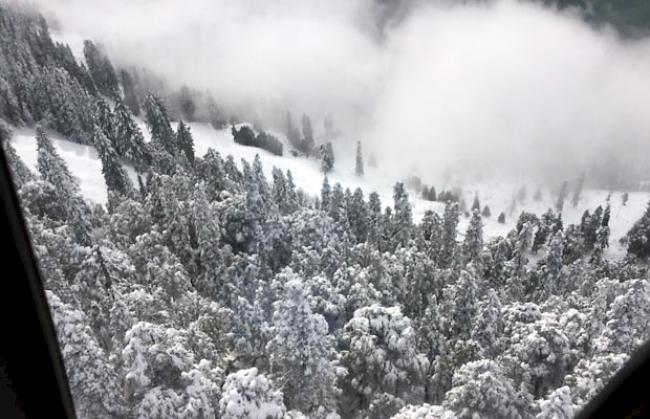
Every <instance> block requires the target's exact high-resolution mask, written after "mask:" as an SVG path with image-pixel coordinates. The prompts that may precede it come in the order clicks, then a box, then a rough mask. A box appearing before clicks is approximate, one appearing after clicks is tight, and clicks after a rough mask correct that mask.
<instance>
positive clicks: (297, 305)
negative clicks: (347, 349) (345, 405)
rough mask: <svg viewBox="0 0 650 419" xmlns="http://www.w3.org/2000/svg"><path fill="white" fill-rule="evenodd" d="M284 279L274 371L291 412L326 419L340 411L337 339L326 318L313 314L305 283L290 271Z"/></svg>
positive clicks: (271, 346) (270, 347) (276, 316)
mask: <svg viewBox="0 0 650 419" xmlns="http://www.w3.org/2000/svg"><path fill="white" fill-rule="evenodd" d="M281 277H282V278H281V281H283V284H282V285H281V288H282V296H281V297H280V299H279V300H278V301H276V302H275V303H274V307H273V329H272V332H271V333H272V335H273V338H272V339H271V340H270V341H269V343H268V344H267V351H268V352H269V353H270V354H271V355H270V364H271V371H272V373H273V374H274V376H275V377H277V378H276V382H277V383H278V384H280V385H281V386H282V388H283V389H284V401H285V405H286V406H287V407H288V408H289V409H297V410H300V411H301V412H303V413H305V414H308V415H310V416H311V417H313V416H314V415H316V416H319V417H323V418H324V417H325V416H326V415H327V414H328V413H331V412H333V411H334V410H335V409H336V397H337V395H338V392H339V391H338V389H337V387H336V380H337V367H336V364H335V363H334V362H333V358H332V357H333V352H334V347H333V340H332V337H331V336H329V335H328V326H327V322H326V321H325V319H324V318H323V316H321V315H320V314H314V313H313V312H312V310H311V307H310V304H309V299H310V295H309V293H308V291H307V290H306V289H305V285H304V283H303V281H302V280H301V279H299V278H298V277H297V275H295V274H294V273H293V272H292V271H290V270H288V271H285V272H283V273H282V274H281ZM284 281H286V282H284ZM319 413H320V414H319Z"/></svg>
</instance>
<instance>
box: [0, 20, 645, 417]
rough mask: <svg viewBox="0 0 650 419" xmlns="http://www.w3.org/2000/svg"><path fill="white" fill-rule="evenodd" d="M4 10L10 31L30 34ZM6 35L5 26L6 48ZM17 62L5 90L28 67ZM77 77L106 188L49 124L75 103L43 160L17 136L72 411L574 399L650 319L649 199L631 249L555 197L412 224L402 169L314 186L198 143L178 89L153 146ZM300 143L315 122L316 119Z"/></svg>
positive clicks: (519, 410) (466, 413) (553, 412)
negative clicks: (93, 196) (495, 224)
mask: <svg viewBox="0 0 650 419" xmlns="http://www.w3.org/2000/svg"><path fill="white" fill-rule="evenodd" d="M0 13H1V15H0V25H3V30H6V31H8V32H11V33H14V35H15V34H18V33H21V31H22V33H31V32H25V30H24V28H22V26H21V25H19V24H16V23H15V22H13V20H7V19H6V17H5V10H4V9H0ZM12 22H13V23H12ZM7 25H10V26H11V25H13V26H11V27H13V28H14V29H12V30H7V29H6V27H7ZM41 25H43V23H41ZM14 35H12V36H14ZM30 37H31V35H30ZM30 37H28V38H29V39H31V38H30ZM11 39H12V40H15V41H16V42H15V44H16V45H21V43H23V42H26V41H25V40H24V38H21V37H18V38H15V36H14V37H13V38H11ZM39 42H44V41H43V40H40V41H39V40H36V39H31V40H30V41H29V42H28V43H26V44H25V45H23V47H24V48H35V46H38V45H40V44H39ZM12 45H13V41H12V42H8V43H6V44H5V43H2V44H0V48H2V49H3V55H2V57H4V56H5V55H6V52H5V50H6V49H8V48H9V49H11V48H13V47H12ZM23 47H21V48H23ZM57 48H61V47H56V48H55V49H54V50H53V51H55V50H57ZM17 51H18V50H17ZM42 51H48V50H47V49H46V48H44V49H43V50H42ZM43 54H44V55H43V56H42V57H41V58H42V59H43V63H42V64H36V63H33V64H34V65H37V67H34V68H38V69H39V70H38V71H36V72H35V73H34V74H36V76H35V75H32V76H29V77H35V78H36V79H40V78H41V77H46V76H45V75H44V74H46V73H47V72H48V71H50V70H49V69H50V68H53V64H51V60H54V61H56V60H57V59H58V58H55V57H54V56H50V55H48V54H50V53H48V52H43ZM66 54H67V53H66ZM9 55H11V54H9ZM32 55H33V54H27V56H32ZM12 56H13V55H12ZM16 56H22V55H20V54H19V53H18V54H17V55H16ZM64 56H67V55H65V54H64ZM54 61H52V62H54ZM73 61H74V60H73ZM12 62H13V61H12ZM98 62H100V63H101V62H102V60H101V59H98ZM48 63H50V64H48ZM14 64H15V62H14ZM98 65H99V64H98ZM13 66H14V65H13V64H12V66H10V67H8V68H14V67H13ZM71 68H72V67H71ZM79 68H81V67H79ZM107 68H108V67H107ZM12 71H13V70H12ZM55 73H57V74H59V73H61V72H60V71H58V70H57V71H55ZM73 73H74V71H73ZM7 74H9V76H6V75H5V73H4V72H3V73H2V75H0V88H2V86H5V85H10V86H15V85H14V84H7V82H6V81H4V82H3V80H5V79H2V77H9V78H11V77H14V76H12V75H11V72H9V73H7ZM61 74H63V73H61ZM65 74H67V75H65V76H61V80H65V83H69V85H68V88H70V89H72V93H73V94H72V95H70V96H69V97H68V99H67V100H70V101H74V100H75V97H77V96H79V97H84V98H86V99H84V100H85V101H84V104H86V105H88V104H90V105H91V106H88V107H87V108H84V109H83V111H84V113H85V115H87V116H85V117H84V118H88V120H87V121H85V122H87V123H88V126H87V127H85V128H84V130H83V132H85V133H87V134H88V135H87V137H86V138H85V141H86V142H88V143H89V144H93V145H94V146H95V147H96V149H97V151H98V156H99V159H100V160H101V163H102V167H103V175H104V180H105V182H106V184H107V187H108V191H109V199H108V204H107V205H106V206H102V205H91V204H90V203H88V202H86V201H84V199H83V198H82V196H81V195H80V191H79V186H78V182H77V180H76V179H75V178H74V177H73V176H72V175H71V173H70V171H69V170H68V168H67V167H66V164H65V162H64V160H63V159H62V158H61V157H60V155H59V154H58V152H57V149H56V146H55V145H54V144H53V143H52V142H51V141H50V139H49V137H48V133H47V129H46V128H48V127H50V128H56V129H57V130H59V131H60V132H61V133H63V134H65V135H68V136H69V137H70V138H72V137H74V136H75V135H76V132H75V131H69V132H66V131H62V130H60V129H59V128H57V127H60V126H63V125H65V124H66V123H67V122H66V121H67V120H66V119H65V118H66V115H67V114H65V113H54V111H53V110H52V109H50V110H48V109H49V108H47V107H46V108H44V109H45V110H46V111H48V112H50V114H49V117H48V119H47V121H48V123H47V124H44V125H43V126H41V127H39V128H38V129H37V145H38V165H37V168H38V173H33V172H31V171H30V170H29V169H28V168H27V166H26V165H25V164H24V163H23V162H22V161H21V160H20V158H19V157H18V155H17V154H16V152H15V151H14V150H13V149H12V148H11V144H10V143H9V142H8V141H4V142H3V147H4V148H5V150H6V155H7V156H8V159H9V161H10V165H11V167H12V169H13V172H14V179H15V183H16V186H17V189H18V192H19V196H20V198H21V201H22V204H23V207H24V212H25V216H26V219H27V221H28V227H29V230H30V233H31V237H32V240H33V245H34V250H35V253H36V256H37V258H38V261H39V263H40V266H41V268H42V272H43V274H44V278H43V279H44V282H45V283H44V285H45V288H46V289H47V297H48V300H49V302H50V308H51V311H52V315H53V319H54V323H55V325H56V329H57V334H58V339H59V344H60V347H61V351H62V353H63V357H64V360H65V367H66V370H67V373H68V379H69V381H70V387H71V390H72V392H73V396H74V401H75V408H76V410H77V413H78V415H79V416H80V417H84V418H85V417H87V418H118V417H119V418H160V417H170V418H173V417H179V418H214V417H219V418H242V419H243V418H260V419H262V418H265V419H266V418H304V417H309V418H323V419H325V418H327V419H334V418H338V417H343V418H352V419H355V418H358V419H362V418H377V419H384V418H390V417H394V418H400V419H406V418H455V417H459V418H477V417H480V418H484V417H485V418H492V417H499V418H534V417H539V418H553V417H570V416H571V415H572V414H574V413H575V412H577V411H579V410H580V408H581V407H582V406H583V405H584V404H585V403H586V402H588V401H589V400H590V398H591V397H593V396H594V395H595V394H596V393H597V392H598V390H599V389H601V388H602V387H603V386H604V385H605V383H606V382H607V380H608V379H609V378H610V377H611V376H612V375H613V374H614V373H615V372H616V371H617V370H618V369H619V368H620V367H621V365H622V364H623V362H624V361H625V360H626V359H627V357H628V356H629V354H630V353H631V352H632V351H633V350H634V349H635V348H637V347H639V346H640V345H641V344H642V343H643V342H644V341H645V340H647V339H648V338H650V325H649V324H648V322H647V319H648V317H649V316H650V282H648V268H647V264H646V261H645V260H644V259H646V258H647V256H648V251H647V250H648V245H647V243H648V241H650V239H649V238H650V221H649V219H650V211H649V212H648V213H646V214H645V215H644V216H643V218H642V219H641V220H640V221H639V222H638V223H637V224H636V225H635V226H634V228H633V229H632V230H631V231H630V233H629V235H628V237H627V240H628V243H629V249H628V250H629V252H628V253H629V255H628V257H627V258H626V259H624V260H622V261H620V262H614V261H611V260H609V259H607V258H606V257H605V254H604V250H605V248H606V247H607V246H608V242H609V220H610V210H609V207H608V206H606V207H605V208H603V207H598V208H595V209H593V210H591V211H587V212H585V214H584V216H583V218H582V220H581V222H580V223H579V224H576V225H566V226H565V225H564V223H563V222H562V218H561V216H560V214H559V212H558V211H553V210H549V211H548V212H547V213H545V214H542V215H539V216H538V215H536V214H530V213H522V214H521V215H520V216H519V217H518V218H517V223H516V225H515V227H514V228H513V229H512V230H511V231H510V232H509V233H508V234H506V235H505V236H503V237H498V238H495V239H491V240H487V239H486V238H485V237H484V234H483V216H484V215H485V213H486V210H485V208H483V209H482V208H481V204H480V202H479V200H478V198H477V199H476V202H475V203H474V205H472V207H473V208H472V209H471V215H470V220H469V226H468V228H467V229H466V230H465V231H463V232H459V231H458V225H459V219H460V216H461V214H462V212H463V210H462V208H461V203H459V202H456V200H453V199H445V208H444V211H443V212H442V213H441V214H438V213H436V212H433V211H427V212H426V213H425V214H424V216H423V218H422V220H421V221H419V222H416V221H415V219H414V217H413V209H412V207H411V204H410V202H409V194H408V192H407V188H406V187H405V185H404V184H403V183H397V184H396V185H395V187H394V190H393V200H392V202H391V203H390V205H388V206H385V207H384V206H383V204H382V202H381V200H380V198H379V195H378V194H377V193H375V192H373V193H370V194H369V195H368V196H367V197H366V196H365V195H364V192H363V191H362V190H361V189H356V190H354V191H352V190H350V189H346V188H344V186H343V185H341V184H339V183H336V184H333V185H330V183H329V180H328V178H327V177H325V178H324V180H323V185H322V189H321V193H320V196H309V195H308V194H306V193H305V192H303V191H302V190H299V189H297V188H296V186H295V184H294V182H293V178H292V174H291V172H283V171H282V170H280V169H277V168H275V169H273V171H272V178H271V179H267V178H266V176H265V174H264V171H263V167H262V161H261V159H260V157H259V156H257V157H256V158H255V159H254V160H253V161H246V160H242V161H241V162H236V161H235V160H234V158H233V157H232V156H222V155H221V154H220V153H219V151H218V150H213V149H210V150H208V151H207V153H205V154H204V155H203V156H199V155H196V154H195V150H194V146H193V140H192V134H191V130H190V128H189V126H188V125H186V124H185V123H181V122H179V124H178V126H177V127H176V129H174V127H173V126H172V122H171V121H172V119H173V118H172V116H171V115H170V112H169V110H168V108H167V105H166V104H165V102H166V101H168V100H169V99H168V98H167V99H165V98H160V97H158V96H155V95H149V96H147V98H146V99H145V100H144V101H142V102H139V103H140V105H141V106H142V109H141V111H142V113H143V115H144V118H145V121H146V124H147V127H148V130H149V131H150V133H151V137H152V141H151V142H150V143H144V141H143V136H142V133H141V132H140V131H139V129H138V128H137V124H135V122H134V120H133V112H134V111H133V109H132V105H133V104H127V100H126V98H125V99H124V100H121V99H119V98H116V99H115V100H114V102H112V103H111V104H109V103H108V102H107V101H104V100H103V99H102V98H101V97H99V96H92V95H90V94H89V93H88V92H89V90H88V89H90V88H89V87H87V86H85V85H84V84H83V83H82V82H81V81H80V80H81V79H83V78H80V79H78V78H77V77H76V76H72V75H71V74H72V73H65ZM80 74H81V73H80ZM84 74H87V73H84ZM59 76H60V74H59ZM21 77H22V76H21V75H19V76H18V77H17V78H15V79H11V80H13V81H16V80H20V79H21ZM29 77H28V78H27V79H26V80H27V81H28V85H29V83H31V82H32V81H31V80H32V79H31V78H29ZM57 77H58V76H57ZM102 77H103V76H102ZM94 78H95V76H93V77H91V78H90V79H89V80H90V81H88V80H86V81H85V82H84V83H91V84H90V85H93V86H94V85H95V83H96V82H95V81H94ZM118 79H119V80H121V83H122V85H121V86H119V87H121V88H122V89H121V90H124V77H123V76H120V77H119V78H118ZM107 80H108V78H107ZM13 81H12V83H13ZM3 83H4V84H3ZM65 83H64V84H65ZM111 83H112V81H111ZM108 84H109V85H110V83H108ZM105 88H107V87H102V89H105ZM7 91H11V92H13V87H12V89H10V90H2V91H1V92H2V95H4V94H5V93H6V92H7ZM33 94H36V92H32V93H29V90H27V91H25V92H24V95H23V96H20V97H21V99H20V100H27V101H31V100H32V99H33V98H32V95H33ZM91 96H92V98H91ZM1 97H2V98H6V96H1ZM48 100H49V99H48ZM17 103H19V104H21V105H20V106H19V107H18V108H14V107H13V105H12V107H11V109H10V110H9V111H7V110H6V108H2V109H3V113H2V116H3V117H4V118H6V119H8V120H9V122H11V123H13V124H18V123H33V122H35V121H37V120H42V119H43V118H36V119H34V118H31V117H30V118H26V115H27V114H30V115H33V114H32V111H33V110H34V109H33V108H31V106H32V105H27V102H24V101H23V102H21V101H18V102H17ZM23 105H24V106H23ZM16 109H17V110H18V111H16ZM14 111H16V112H14ZM24 111H26V112H28V113H24ZM183 112H184V113H185V117H186V118H187V119H192V117H193V115H190V114H191V113H192V112H193V111H192V107H191V106H190V105H188V104H185V109H184V111H183ZM9 115H15V116H16V117H17V118H18V119H11V118H9ZM80 118H81V117H80ZM288 119H290V118H288ZM241 130H244V128H243V127H242V128H241V129H240V130H238V132H241ZM293 130H294V134H292V135H295V132H298V134H297V135H298V137H300V135H301V134H300V131H299V130H297V128H295V127H294V128H293ZM5 131H6V129H5V127H4V125H3V124H0V133H2V134H3V135H2V136H3V137H6V133H5ZM302 140H305V141H307V143H311V142H312V141H313V132H312V131H311V122H309V120H308V118H306V117H303V119H302V139H301V141H302ZM291 141H293V140H291ZM311 147H312V149H313V147H315V145H314V144H312V146H311ZM124 162H130V163H133V165H134V166H135V168H136V170H137V171H138V174H139V177H138V179H139V182H138V185H134V184H132V182H131V178H130V177H129V176H127V175H126V172H125V169H124V166H123V163H124ZM332 163H333V160H332ZM325 171H327V170H325ZM564 189H565V191H564V193H562V194H561V196H562V197H563V198H562V199H563V200H564V198H566V195H567V192H566V187H565V188H564ZM440 195H441V194H438V196H440ZM439 199H440V198H439ZM562 204H563V203H562ZM468 212H469V209H468ZM502 216H503V218H504V222H505V214H503V213H502V214H501V215H500V216H499V218H500V219H501V218H502ZM514 217H517V215H516V214H515V215H514ZM459 233H462V234H459Z"/></svg>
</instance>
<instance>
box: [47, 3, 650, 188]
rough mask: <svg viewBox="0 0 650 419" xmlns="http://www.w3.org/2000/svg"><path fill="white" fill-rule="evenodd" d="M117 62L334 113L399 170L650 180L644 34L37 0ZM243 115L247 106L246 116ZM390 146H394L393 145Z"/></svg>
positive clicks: (429, 14)
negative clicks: (624, 36) (640, 36)
mask: <svg viewBox="0 0 650 419" xmlns="http://www.w3.org/2000/svg"><path fill="white" fill-rule="evenodd" d="M35 3H36V5H37V7H38V8H39V9H40V10H42V11H43V12H44V13H45V14H46V16H47V17H48V18H53V19H54V20H55V21H56V22H57V23H58V26H57V28H56V29H58V30H59V31H60V32H62V33H64V34H67V35H68V36H71V37H72V38H74V37H78V38H79V39H84V38H89V39H93V40H95V41H97V42H101V43H102V44H103V45H104V46H105V47H106V49H107V51H108V53H109V55H110V56H111V59H112V60H114V61H115V62H116V63H118V64H119V65H124V66H129V65H136V66H145V67H148V68H151V69H152V70H153V71H155V72H157V73H159V74H161V75H163V76H164V77H165V78H166V79H168V80H169V82H170V83H172V84H176V85H182V84H187V85H190V86H192V87H196V88H207V89H209V90H210V91H211V92H213V93H214V95H215V97H216V98H217V100H218V101H219V103H220V104H223V105H225V106H226V107H227V108H229V109H231V110H234V111H237V112H240V113H242V112H244V113H245V112H248V113H249V115H254V116H255V118H259V120H261V121H263V122H264V123H265V124H267V125H269V126H275V127H277V128H280V129H281V128H282V124H283V122H284V112H285V110H286V109H290V110H291V111H292V112H293V113H294V115H296V116H299V115H300V114H301V113H302V112H306V113H308V114H309V115H311V116H312V118H313V119H314V120H315V126H316V131H317V134H318V132H319V131H322V119H323V118H324V116H325V115H327V114H332V115H333V116H334V121H335V123H336V125H337V126H338V127H339V128H341V129H342V130H343V132H344V133H345V135H344V137H343V138H344V139H347V140H349V142H350V143H354V142H356V140H361V141H362V142H363V143H364V145H365V148H366V150H368V151H369V152H370V151H372V152H374V153H375V154H376V155H377V158H378V161H379V162H380V164H382V165H385V166H386V167H387V168H388V169H389V170H390V171H391V172H394V173H396V175H400V176H401V175H407V174H411V173H416V174H419V175H420V176H422V177H423V178H425V179H437V178H440V177H442V176H443V175H444V174H445V173H449V172H451V173H452V174H453V176H463V175H464V174H468V173H469V174H470V175H476V174H477V173H480V174H505V175H507V176H513V175H514V176H518V177H521V176H523V177H530V178H534V179H535V178H540V177H543V178H544V179H547V180H549V181H551V182H555V183H557V182H558V181H560V179H562V178H563V177H575V176H577V175H578V174H579V173H581V172H583V171H584V172H586V173H587V174H588V178H590V179H591V181H592V182H594V183H597V184H600V185H610V186H611V185H613V184H620V183H625V182H624V180H626V179H627V180H629V182H627V183H628V185H627V186H629V185H630V184H631V185H634V184H635V183H638V180H640V179H645V178H649V177H650V174H648V169H647V165H645V161H644V156H646V155H647V153H648V152H649V151H650V141H649V139H648V134H649V133H650V121H649V120H648V118H647V117H646V116H645V112H646V109H648V108H649V106H650V80H648V76H647V75H648V74H650V44H649V43H648V41H647V40H645V39H637V40H626V39H622V38H621V37H620V36H619V35H617V33H616V32H615V31H614V29H612V28H610V27H607V26H603V27H600V28H599V29H595V28H594V27H592V26H590V25H588V24H586V23H585V22H584V21H583V20H582V19H581V18H580V16H578V15H577V13H575V12H574V11H571V10H567V11H562V12H560V11H557V10H556V9H553V8H549V7H545V6H543V5H540V4H534V3H530V2H516V1H510V0H501V1H496V2H481V3H471V2H463V3H462V4H461V3H454V2H424V1H421V2H404V3H391V2H373V1H370V0H368V1H358V2H345V1H341V0H334V1H330V2H317V1H305V2H299V1H295V0H281V1H278V2H273V3H268V2H261V1H256V0H245V1H241V2H228V1H225V0H217V1H208V0H194V1H190V2H185V3H184V4H183V7H179V5H178V3H176V2H173V1H166V0H163V1H156V2H154V1H151V0H143V1H138V2H130V1H126V0H117V1H113V2H109V3H106V2H98V1H81V0H54V1H45V0H37V1H35ZM242 110H243V111H242ZM344 148H345V146H340V147H339V149H344ZM396 150H397V152H396Z"/></svg>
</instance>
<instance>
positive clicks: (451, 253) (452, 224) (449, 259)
mask: <svg viewBox="0 0 650 419" xmlns="http://www.w3.org/2000/svg"><path fill="white" fill-rule="evenodd" d="M459 217H460V207H459V205H458V203H457V202H447V205H445V213H444V216H443V220H442V248H441V252H440V256H439V263H440V264H441V265H442V266H444V267H450V266H451V265H453V263H454V259H455V257H456V228H457V227H458V221H459Z"/></svg>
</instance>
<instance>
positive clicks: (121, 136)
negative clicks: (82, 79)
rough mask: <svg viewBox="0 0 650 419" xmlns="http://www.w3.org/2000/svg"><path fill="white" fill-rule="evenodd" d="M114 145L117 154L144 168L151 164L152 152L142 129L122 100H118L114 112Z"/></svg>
mask: <svg viewBox="0 0 650 419" xmlns="http://www.w3.org/2000/svg"><path fill="white" fill-rule="evenodd" d="M113 118H114V120H113V127H114V130H115V131H114V137H113V138H114V147H115V151H116V152H117V154H119V155H120V156H121V157H123V158H125V159H126V160H128V161H130V162H133V163H134V164H135V165H136V166H137V167H139V168H144V167H147V166H149V165H150V164H151V154H150V153H149V150H148V148H147V145H146V144H145V142H144V136H143V135H142V131H140V128H139V127H138V126H137V125H136V123H135V121H134V120H133V117H132V114H131V111H130V110H129V108H128V107H127V106H126V104H125V103H124V102H122V101H119V100H118V101H117V102H116V104H115V109H114V112H113Z"/></svg>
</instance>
